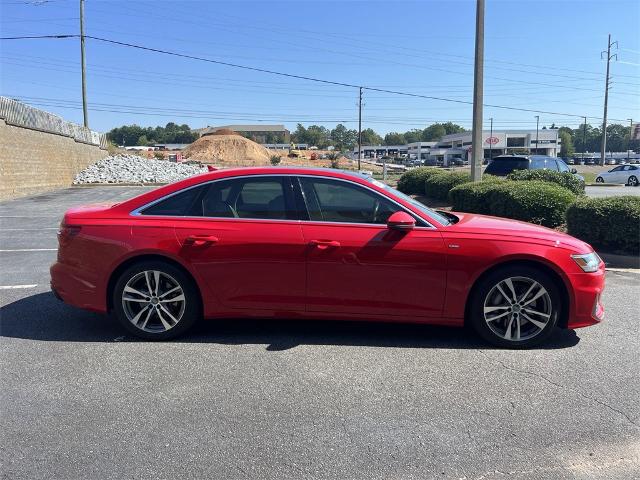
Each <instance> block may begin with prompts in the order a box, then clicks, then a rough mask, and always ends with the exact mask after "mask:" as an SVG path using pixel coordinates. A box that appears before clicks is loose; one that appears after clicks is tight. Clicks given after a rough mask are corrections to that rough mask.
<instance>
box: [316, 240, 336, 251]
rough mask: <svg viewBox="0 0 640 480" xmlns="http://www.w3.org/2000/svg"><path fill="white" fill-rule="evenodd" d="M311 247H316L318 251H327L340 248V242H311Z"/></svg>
mask: <svg viewBox="0 0 640 480" xmlns="http://www.w3.org/2000/svg"><path fill="white" fill-rule="evenodd" d="M309 245H311V246H314V247H316V248H317V249H318V250H326V249H328V248H338V247H339V246H340V242H338V241H337V240H311V241H310V242H309Z"/></svg>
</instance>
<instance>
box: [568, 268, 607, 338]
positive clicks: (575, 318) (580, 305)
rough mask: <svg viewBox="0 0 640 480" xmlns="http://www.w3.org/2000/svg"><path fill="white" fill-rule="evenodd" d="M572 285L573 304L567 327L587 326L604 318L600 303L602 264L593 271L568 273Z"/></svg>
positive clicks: (603, 276)
mask: <svg viewBox="0 0 640 480" xmlns="http://www.w3.org/2000/svg"><path fill="white" fill-rule="evenodd" d="M569 277H570V278H569V279H570V282H571V285H572V287H573V297H574V298H573V305H572V307H573V308H572V309H571V314H570V316H569V321H568V323H567V327H568V328H581V327H588V326H590V325H595V324H597V323H600V322H601V321H602V320H603V319H604V307H603V305H602V303H601V297H602V292H603V290H604V278H605V271H604V264H603V266H602V268H600V269H599V270H598V271H597V272H595V273H573V274H570V275H569Z"/></svg>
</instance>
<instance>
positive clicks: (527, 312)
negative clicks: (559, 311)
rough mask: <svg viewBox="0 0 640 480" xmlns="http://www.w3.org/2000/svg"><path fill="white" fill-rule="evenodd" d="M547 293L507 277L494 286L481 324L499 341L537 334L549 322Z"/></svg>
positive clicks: (526, 281)
mask: <svg viewBox="0 0 640 480" xmlns="http://www.w3.org/2000/svg"><path fill="white" fill-rule="evenodd" d="M552 310H553V309H552V302H551V297H550V295H549V292H547V290H546V289H545V288H544V287H543V286H542V285H541V284H540V283H538V282H537V281H535V280H533V279H531V278H528V277H509V278H505V279H503V280H501V281H500V282H498V283H497V284H496V285H494V286H493V288H492V289H491V290H489V293H488V294H487V296H486V297H485V300H484V321H485V322H486V323H487V325H488V327H489V329H490V330H491V331H492V332H493V333H494V334H495V335H496V336H498V337H500V338H503V339H505V340H509V341H512V342H522V341H525V340H529V339H531V338H533V337H535V336H537V335H538V334H540V333H541V332H542V331H543V330H544V329H545V327H546V326H547V324H548V323H549V320H550V318H551V315H552V313H553V311H552Z"/></svg>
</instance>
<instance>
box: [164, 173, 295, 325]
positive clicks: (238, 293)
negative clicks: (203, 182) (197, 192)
mask: <svg viewBox="0 0 640 480" xmlns="http://www.w3.org/2000/svg"><path fill="white" fill-rule="evenodd" d="M291 199H292V192H291V181H290V179H289V178H288V177H282V176H247V177H239V178H235V179H226V180H220V181H216V182H212V183H211V185H210V187H209V188H208V190H207V191H206V192H204V193H203V195H202V196H201V197H200V198H199V199H198V200H197V204H196V205H195V208H196V211H197V212H198V213H201V215H202V216H200V217H197V218H194V217H190V218H182V219H178V220H177V221H176V226H175V232H176V236H177V239H178V242H179V244H180V256H181V257H182V258H183V259H184V260H185V261H186V262H188V263H190V264H191V265H192V266H193V268H194V269H195V270H196V271H197V272H198V274H199V276H200V277H201V278H202V279H204V281H205V282H206V286H207V287H208V290H209V293H210V295H212V296H213V297H214V299H215V300H217V301H218V302H219V303H220V304H221V305H222V306H224V307H228V308H233V309H249V310H270V311H275V312H283V313H285V312H287V311H303V310H304V302H305V288H306V278H305V252H306V245H305V243H304V240H303V237H302V231H301V227H300V224H299V222H298V221H297V219H296V218H294V217H295V216H296V214H295V212H294V210H293V208H292V207H291V206H292V200H291Z"/></svg>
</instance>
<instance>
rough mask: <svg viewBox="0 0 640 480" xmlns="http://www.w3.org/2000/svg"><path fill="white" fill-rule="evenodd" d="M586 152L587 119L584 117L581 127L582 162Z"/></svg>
mask: <svg viewBox="0 0 640 480" xmlns="http://www.w3.org/2000/svg"><path fill="white" fill-rule="evenodd" d="M586 151H587V117H584V125H583V126H582V161H583V162H584V154H585V152H586Z"/></svg>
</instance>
